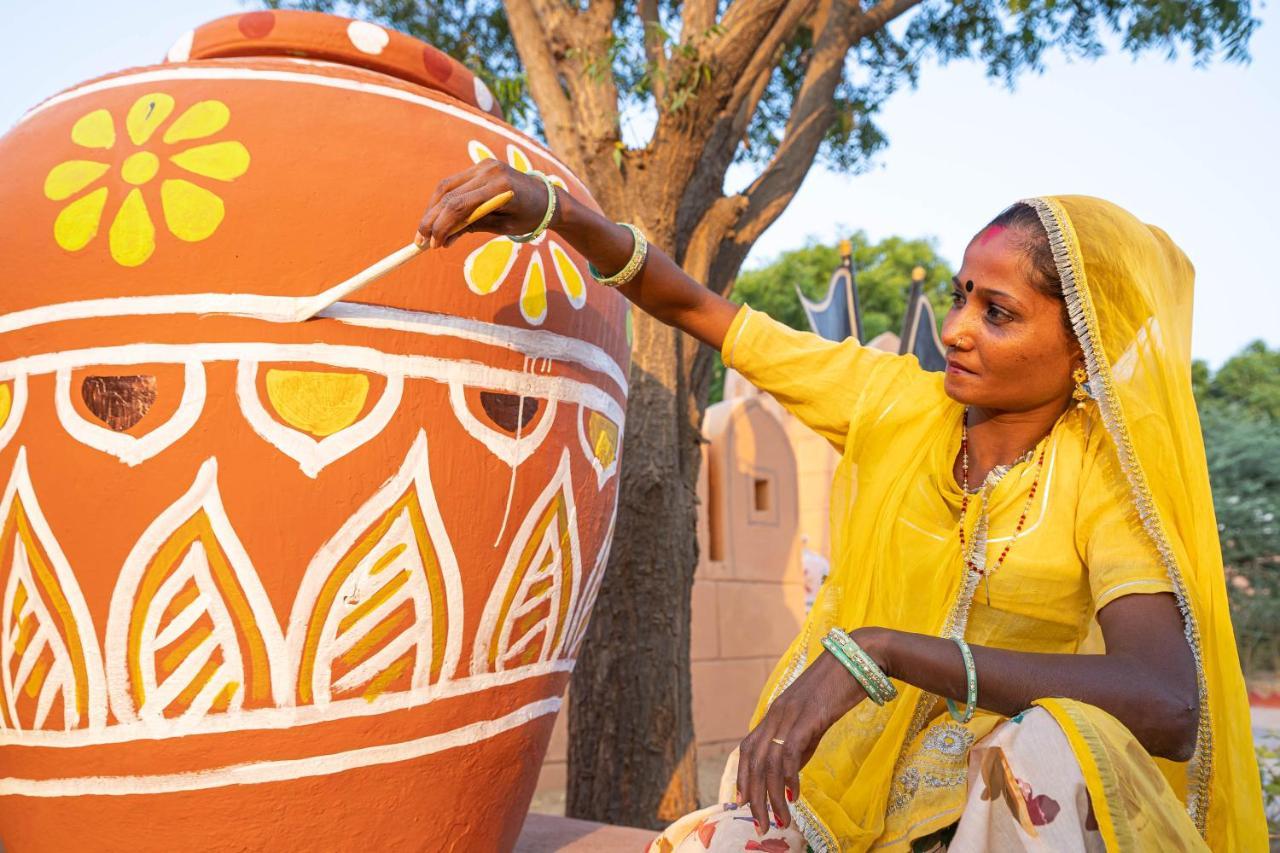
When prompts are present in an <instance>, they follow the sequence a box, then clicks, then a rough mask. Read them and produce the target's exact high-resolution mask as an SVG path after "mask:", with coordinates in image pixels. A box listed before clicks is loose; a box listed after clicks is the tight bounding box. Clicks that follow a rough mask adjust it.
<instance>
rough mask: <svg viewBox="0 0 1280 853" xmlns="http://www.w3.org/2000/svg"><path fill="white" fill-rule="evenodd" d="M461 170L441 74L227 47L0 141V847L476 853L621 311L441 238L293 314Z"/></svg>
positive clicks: (305, 18)
mask: <svg viewBox="0 0 1280 853" xmlns="http://www.w3.org/2000/svg"><path fill="white" fill-rule="evenodd" d="M485 157H498V158H501V159H504V160H506V161H508V162H509V163H511V164H512V165H513V166H515V167H516V168H518V169H530V168H537V169H541V170H543V171H545V172H546V173H547V174H549V175H552V176H555V180H557V181H559V182H560V183H561V184H562V185H563V186H564V187H565V188H566V189H567V190H568V191H569V192H571V193H573V194H575V195H576V196H578V197H579V198H582V199H584V200H588V201H589V196H588V194H587V191H586V189H585V188H584V187H583V185H582V184H581V183H580V182H579V181H578V180H577V179H576V178H575V177H574V176H573V175H572V174H570V173H569V171H568V170H567V169H566V168H565V166H564V165H563V164H562V163H560V162H559V161H557V160H556V158H555V157H554V155H552V154H551V153H550V152H549V151H547V150H546V149H544V148H543V147H541V146H540V145H539V144H538V143H536V142H535V141H534V140H532V139H530V138H529V137H527V136H525V135H523V134H521V133H519V132H517V131H516V130H514V129H513V128H512V127H510V126H509V125H507V124H505V123H504V122H503V120H502V119H501V117H500V115H499V112H498V110H497V108H496V106H495V105H494V101H493V98H492V96H491V95H490V93H489V91H488V90H487V89H486V88H485V87H484V85H483V84H482V83H481V82H480V81H478V80H477V79H476V78H475V77H474V76H473V75H472V74H471V73H470V72H469V71H467V70H466V69H465V68H463V67H462V66H461V65H460V64H458V63H456V62H454V61H453V60H451V59H449V58H448V57H446V56H444V55H443V54H441V53H440V52H439V51H436V50H435V49H434V48H431V47H429V46H427V45H424V44H422V43H421V42H418V41H415V40H413V39H411V38H408V37H406V36H403V35H401V34H399V33H396V32H391V31H388V30H385V29H382V28H380V27H377V26H374V25H371V24H368V23H363V22H356V21H349V20H347V19H343V18H338V17H332V16H327V15H319V14H312V13H304V12H255V13H251V14H245V15H240V16H234V17H230V18H224V19H221V20H218V21H214V22H213V23H210V24H208V25H206V26H204V27H201V28H199V29H197V30H195V31H194V32H193V33H191V34H188V35H187V36H184V37H183V38H182V39H181V40H179V42H178V43H177V44H176V45H175V46H174V48H173V50H172V51H171V52H170V54H169V57H168V61H167V62H165V63H164V64H161V65H158V66H153V67H146V68H138V69H133V70H129V71H125V72H121V73H119V74H114V75H111V76H108V77H104V78H102V79H99V80H95V81H93V82H90V83H86V84H83V85H81V86H78V87H75V88H73V89H71V90H68V91H66V92H63V93H62V94H59V95H57V96H55V97H53V98H50V99H49V100H47V101H45V102H44V103H42V104H40V105H39V106H37V107H35V108H34V109H32V110H31V111H30V112H29V113H28V114H27V115H26V116H25V117H24V118H23V119H22V120H21V121H20V122H19V123H18V124H17V125H16V126H15V127H14V128H13V129H12V130H11V131H10V132H9V133H8V134H7V135H6V136H4V137H2V138H0V282H2V284H0V483H3V489H4V490H3V498H2V500H0V523H2V524H3V529H2V532H0V594H2V595H3V599H2V602H0V604H2V608H3V609H2V612H0V838H2V839H3V842H4V845H6V847H7V849H8V850H9V851H11V853H21V851H27V850H51V851H67V850H82V849H98V850H100V849H111V850H116V849H126V848H127V849H130V850H179V849H181V850H266V849H271V850H300V849H307V850H355V849H381V850H392V849H428V850H446V849H459V850H499V849H505V848H509V847H510V846H511V845H512V844H513V843H514V840H515V837H516V835H517V834H518V831H519V828H520V825H521V823H522V821H523V818H524V813H525V810H526V808H527V806H528V803H529V800H530V797H531V796H532V790H533V786H534V784H535V781H536V776H537V772H538V766H539V763H540V760H541V757H542V754H543V751H544V749H545V747H546V742H547V739H548V737H549V734H550V731H551V726H552V723H553V721H554V719H555V714H556V712H557V710H558V709H559V707H560V702H561V699H560V697H561V695H562V693H563V691H564V688H565V686H566V683H567V680H568V677H569V672H570V669H571V667H572V665H573V660H574V656H575V654H576V652H577V651H578V649H579V647H580V644H581V643H582V640H583V635H584V632H585V629H586V625H587V619H588V614H589V612H590V609H591V604H592V601H593V599H594V597H595V593H596V590H597V589H598V587H599V584H600V580H601V574H602V571H603V567H604V564H605V560H606V554H607V551H608V546H609V539H610V536H611V533H612V524H613V518H614V513H615V509H616V496H617V483H618V479H617V474H616V472H617V464H618V452H619V438H620V435H621V433H622V427H623V416H624V408H625V404H626V393H627V380H626V376H627V370H628V347H627V342H626V331H625V306H624V303H623V300H622V299H621V297H619V296H618V295H617V294H616V293H614V292H612V291H609V290H607V289H605V288H602V287H599V286H597V285H596V284H594V283H593V282H590V281H589V279H588V277H587V274H586V269H587V265H586V263H585V262H584V261H583V259H582V258H581V257H579V256H578V255H577V254H575V253H574V251H573V250H572V249H570V248H569V247H568V246H567V245H566V244H565V243H564V242H563V241H561V240H558V239H557V237H556V236H555V234H547V235H545V236H544V238H543V239H540V240H538V241H535V242H533V243H532V244H526V245H520V244H516V243H513V242H511V241H509V240H506V239H505V238H497V239H487V238H486V237H485V236H482V235H469V236H467V237H464V238H463V239H461V240H459V241H458V242H457V243H456V244H455V245H454V246H453V247H451V248H450V249H448V250H441V251H434V252H428V253H426V254H423V255H421V256H419V257H418V258H416V259H414V260H413V261H411V262H409V263H408V264H406V265H405V266H403V267H401V268H399V269H398V270H396V271H395V272H393V273H392V274H390V275H388V276H387V277H386V278H384V279H382V280H380V281H379V282H378V283H376V284H375V285H373V286H372V287H370V288H368V289H367V290H363V291H360V292H359V293H357V294H355V295H353V296H352V297H351V298H350V299H349V301H346V302H342V303H339V304H338V305H336V306H334V307H333V308H331V309H329V310H328V311H326V312H325V313H324V314H323V315H321V317H320V318H318V319H315V320H312V321H310V322H306V323H288V322H280V321H277V320H272V319H271V317H272V316H274V315H275V314H278V313H279V312H281V311H283V310H287V309H288V308H289V307H291V306H293V305H295V304H296V301H297V300H300V299H302V298H305V297H306V296H309V295H313V294H316V293H318V292H320V291H322V290H324V289H325V288H327V287H329V286H331V285H333V284H334V283H336V282H338V281H341V280H343V279H345V278H347V277H348V276H350V275H352V274H353V273H355V272H356V271H358V270H361V269H363V268H364V267H366V266H368V265H369V264H371V263H373V262H374V261H376V260H378V259H380V258H382V257H383V256H385V255H387V254H389V253H390V252H392V251H394V250H396V249H398V248H399V247H401V246H403V245H405V244H406V243H408V242H409V241H410V240H411V239H412V236H413V230H414V227H415V226H416V224H417V221H418V217H419V216H420V214H421V212H422V210H423V208H424V207H425V204H426V202H427V200H428V198H429V197H430V195H431V192H432V191H433V189H434V188H435V186H436V184H437V183H438V182H439V181H440V179H441V178H443V177H444V176H445V175H448V174H451V173H454V172H456V171H458V170H460V169H462V168H464V167H465V166H467V165H468V164H470V163H472V162H474V161H477V160H479V159H481V158H485Z"/></svg>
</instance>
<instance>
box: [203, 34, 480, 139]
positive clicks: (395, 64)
mask: <svg viewBox="0 0 1280 853" xmlns="http://www.w3.org/2000/svg"><path fill="white" fill-rule="evenodd" d="M353 26H356V27H357V28H358V30H357V35H356V36H353V34H352V27H353ZM371 33H374V34H376V37H375V36H374V35H370V34H371ZM357 36H369V40H367V41H366V43H364V44H363V45H362V44H360V43H358V42H359V41H360V39H359V38H357ZM251 57H261V58H264V59H266V58H270V57H294V58H298V57H301V58H306V59H310V60H318V61H321V62H327V63H336V64H339V65H349V66H353V67H356V68H364V69H367V70H370V71H376V72H379V73H382V74H387V75H389V76H391V77H396V78H398V79H400V80H403V81H407V82H409V83H415V84H417V85H419V86H425V87H426V88H428V89H432V90H435V91H438V92H442V93H444V94H446V95H449V96H451V97H454V98H457V99H458V100H460V101H462V102H463V103H466V104H470V105H471V106H474V107H479V108H480V109H481V110H484V111H485V112H487V113H489V114H490V115H494V116H497V117H498V118H502V108H501V106H499V105H498V104H497V102H496V101H495V99H494V98H493V97H492V95H491V93H490V92H489V91H488V90H486V89H484V88H482V87H481V86H479V85H477V81H476V79H475V76H474V75H473V74H472V73H471V71H469V70H468V69H467V68H466V67H465V66H464V65H462V63H460V62H458V61H457V60H456V59H454V58H453V57H451V56H449V55H448V54H446V53H444V52H443V51H441V50H439V49H438V48H436V47H433V46H430V45H426V44H424V43H423V42H422V41H420V40H418V39H416V38H413V37H412V36H409V35H406V34H404V33H401V32H398V31H396V30H394V29H392V28H390V27H386V26H383V25H381V24H374V23H372V22H369V23H358V22H356V21H353V19H351V18H345V17H340V16H337V15H328V14H324V13H321V12H309V11H302V10H296V9H277V10H274V11H258V12H246V13H244V14H239V15H228V16H226V17H224V18H219V19H217V20H214V21H210V22H209V23H207V24H204V25H202V26H200V27H197V28H196V29H195V30H194V32H193V35H192V44H191V49H190V55H189V57H187V56H184V57H183V59H182V61H191V62H199V61H200V60H203V59H230V58H240V59H248V58H251Z"/></svg>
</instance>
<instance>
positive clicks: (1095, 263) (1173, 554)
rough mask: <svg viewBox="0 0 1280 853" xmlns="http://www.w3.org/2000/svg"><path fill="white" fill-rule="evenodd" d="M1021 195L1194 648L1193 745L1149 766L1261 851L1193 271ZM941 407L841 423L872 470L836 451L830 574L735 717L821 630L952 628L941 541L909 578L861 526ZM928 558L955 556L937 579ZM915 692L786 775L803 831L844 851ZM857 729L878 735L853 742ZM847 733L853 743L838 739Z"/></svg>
mask: <svg viewBox="0 0 1280 853" xmlns="http://www.w3.org/2000/svg"><path fill="white" fill-rule="evenodd" d="M1026 203H1027V204H1029V205H1031V206H1032V207H1033V208H1034V209H1035V210H1036V212H1037V213H1038V214H1039V217H1040V221H1041V223H1042V224H1043V225H1044V228H1045V230H1046V232H1047V233H1048V235H1049V240H1050V243H1051V247H1052V250H1053V256H1054V261H1055V264H1056V266H1057V271H1058V274H1059V276H1060V278H1061V281H1062V284H1063V291H1064V296H1065V298H1066V302H1067V309H1068V313H1069V317H1070V320H1071V325H1072V328H1073V329H1074V332H1075V335H1076V338H1077V340H1078V341H1079V344H1080V347H1081V349H1082V351H1083V353H1084V356H1085V360H1086V366H1087V369H1088V373H1089V383H1090V387H1091V390H1092V394H1093V396H1094V398H1095V400H1096V401H1097V407H1096V411H1094V412H1092V413H1091V415H1090V416H1091V417H1096V418H1098V419H1099V420H1100V421H1101V423H1102V425H1103V427H1104V428H1105V430H1106V433H1107V435H1108V436H1109V438H1110V441H1111V442H1112V443H1113V445H1114V448H1115V451H1116V456H1117V458H1118V460H1119V462H1120V466H1121V468H1122V469H1123V471H1124V475H1125V479H1126V480H1127V483H1128V491H1129V499H1130V500H1131V501H1132V503H1133V509H1134V510H1135V511H1136V514H1137V516H1138V517H1139V518H1140V519H1141V524H1142V527H1143V528H1144V529H1145V531H1146V533H1147V535H1148V536H1149V537H1150V539H1151V543H1152V545H1153V554H1155V555H1156V559H1157V560H1158V562H1159V563H1160V564H1161V566H1162V568H1163V569H1164V571H1165V573H1166V574H1167V575H1168V578H1169V581H1170V582H1171V583H1172V585H1173V588H1174V591H1175V594H1176V596H1177V599H1178V604H1179V607H1180V608H1181V610H1182V613H1183V617H1184V622H1185V626H1186V631H1185V634H1186V641H1187V643H1188V645H1189V646H1190V649H1191V652H1192V655H1193V657H1194V659H1195V664H1196V672H1197V682H1198V689H1199V696H1200V721H1199V729H1198V732H1197V737H1196V747H1195V753H1194V756H1193V757H1192V759H1191V760H1190V761H1189V762H1185V763H1174V762H1169V761H1164V760H1159V759H1158V760H1157V764H1158V765H1159V767H1160V770H1161V771H1162V773H1163V774H1164V776H1165V778H1166V779H1167V780H1168V781H1169V783H1170V785H1171V787H1172V788H1173V790H1174V792H1175V793H1176V794H1177V796H1178V797H1179V798H1180V799H1181V800H1182V802H1183V804H1184V805H1185V808H1186V810H1187V812H1188V814H1189V815H1190V816H1191V819H1192V821H1193V822H1194V824H1195V825H1196V828H1197V829H1198V830H1199V831H1200V833H1201V835H1202V836H1203V838H1204V840H1205V841H1206V842H1207V844H1208V845H1209V847H1210V848H1211V849H1214V850H1243V849H1265V845H1266V824H1265V819H1264V817H1263V811H1262V801H1261V790H1260V784H1259V776H1258V768H1257V761H1256V757H1255V754H1254V751H1253V742H1252V734H1251V729H1250V718H1249V708H1248V703H1247V699H1246V694H1245V686H1244V679H1243V676H1242V675H1241V672H1240V665H1239V660H1238V657H1237V652H1236V645H1235V637H1234V633H1233V631H1232V628H1231V621H1230V615H1229V611H1228V605H1227V597H1226V583H1225V578H1224V572H1223V565H1222V553H1221V550H1220V547H1219V543H1218V529H1217V521H1216V518H1215V515H1214V510H1213V497H1212V493H1211V492H1210V489H1209V476H1208V470H1207V467H1206V463H1205V452H1204V443H1203V439H1202V437H1201V432H1200V420H1199V416H1198V414H1197V410H1196V405H1195V400H1194V398H1193V396H1192V390H1191V305H1192V293H1193V288H1194V270H1193V269H1192V266H1191V263H1190V262H1189V261H1188V259H1187V257H1186V256H1185V255H1184V254H1183V253H1182V251H1181V250H1180V249H1179V248H1178V247H1177V246H1176V245H1175V244H1174V243H1173V241H1172V240H1170V238H1169V236H1168V235H1167V234H1165V232H1164V231H1162V230H1161V229H1159V228H1157V227H1155V226H1151V225H1146V224H1144V223H1142V222H1141V221H1139V220H1138V219H1137V218H1135V217H1134V216H1133V215H1132V214H1130V213H1128V212H1127V211H1125V210H1124V209H1122V208H1120V207H1118V206H1116V205H1114V204H1112V203H1110V202H1107V201H1103V200H1101V199H1096V198H1089V197H1085V196H1053V197H1041V198H1032V199H1028V200H1026ZM894 381H896V377H895V376H894V375H893V372H892V371H882V375H880V376H879V377H873V379H872V381H871V382H870V383H868V385H869V387H868V388H866V389H865V390H864V391H863V393H862V394H861V395H860V401H861V402H860V403H859V405H860V406H867V407H875V406H876V404H877V400H879V399H882V398H883V394H882V393H881V392H882V391H883V390H884V389H882V388H877V387H876V383H877V382H880V383H892V382H894ZM959 411H960V407H959V405H958V404H957V405H954V406H939V405H938V404H937V401H936V400H935V401H933V402H932V403H931V404H930V405H928V406H921V407H920V409H919V411H918V412H917V411H913V412H912V413H911V414H912V417H911V418H910V419H896V420H895V423H901V424H904V425H905V426H904V427H903V428H902V429H898V430H896V432H895V435H894V436H892V441H889V440H886V439H885V438H883V437H881V436H880V435H879V434H878V433H877V432H876V431H875V430H874V429H870V428H868V427H866V426H862V425H865V424H871V425H874V424H875V422H876V420H877V418H878V417H879V415H878V414H876V412H875V411H874V408H872V409H868V410H867V411H864V412H862V413H856V412H855V416H854V417H852V418H851V423H852V424H854V427H853V429H852V431H851V433H850V435H849V438H848V440H847V444H846V446H847V447H849V448H852V449H853V451H854V453H855V455H861V456H862V458H865V459H874V460H875V467H876V469H877V471H879V472H880V475H879V476H870V475H869V474H868V475H861V476H860V475H859V473H858V471H857V470H856V469H857V468H859V467H868V466H858V465H852V466H848V467H845V466H844V465H843V463H842V469H843V470H838V471H837V475H836V479H835V482H834V484H833V488H832V497H831V512H832V516H831V517H832V530H833V539H832V565H833V567H835V570H834V572H833V575H832V577H831V578H830V579H829V580H828V582H827V585H826V586H825V587H824V588H823V591H822V593H821V594H820V596H819V598H818V601H817V602H816V603H815V606H814V608H813V610H812V611H811V612H810V614H809V616H808V617H807V619H806V621H805V624H804V627H803V629H802V631H801V633H800V636H799V637H798V638H797V639H796V641H795V642H794V643H793V644H792V646H791V648H790V649H789V650H788V652H787V654H786V655H784V657H783V659H782V660H781V661H780V663H779V665H778V666H777V668H776V669H775V671H774V673H773V675H772V676H771V678H770V680H769V682H768V684H767V686H766V688H765V690H764V692H763V694H762V697H761V701H760V703H759V705H758V707H757V710H756V715H755V718H754V719H753V725H754V723H755V722H758V721H759V719H760V718H761V717H762V716H763V714H764V712H765V711H766V710H767V708H768V705H769V703H770V702H771V701H772V699H773V698H774V697H775V696H776V695H777V694H778V693H779V692H781V690H783V689H785V687H786V686H787V685H788V684H790V683H791V681H792V680H794V678H795V677H796V676H797V675H798V674H799V672H800V671H802V670H803V668H804V667H805V666H806V665H807V664H808V662H809V661H811V660H812V659H813V658H814V657H816V656H817V655H818V654H819V653H821V651H822V649H821V646H820V645H819V641H820V640H821V638H822V637H823V636H824V635H825V634H826V632H827V631H828V630H829V629H830V628H831V627H833V626H840V627H843V628H846V629H850V628H854V627H858V626H861V625H881V626H888V627H893V628H898V629H902V630H909V631H918V632H922V633H932V634H935V635H944V636H950V635H951V634H952V633H955V631H956V626H957V625H959V626H960V628H959V630H961V631H963V619H964V615H963V614H964V611H965V608H967V603H966V602H963V601H961V599H962V598H963V597H964V596H963V595H962V584H961V579H962V578H961V575H962V571H961V569H960V568H959V567H960V565H961V555H960V553H959V546H958V545H957V544H955V543H954V542H946V543H939V546H938V549H937V553H930V554H921V555H919V562H920V563H921V564H927V565H928V566H931V567H932V569H931V571H932V572H933V573H934V574H933V575H931V576H930V578H929V580H928V582H922V580H923V578H924V576H923V575H921V574H920V573H919V572H918V571H916V570H914V569H912V568H911V567H909V566H908V567H904V566H901V565H897V563H898V561H897V560H895V559H891V558H889V557H888V553H889V551H888V546H887V541H886V540H887V537H888V535H889V534H887V533H883V534H882V533H880V532H878V531H888V530H890V529H892V527H893V524H894V520H895V518H896V517H897V511H898V509H899V508H900V507H901V506H902V505H903V503H904V501H905V500H906V497H907V493H908V491H909V490H910V489H911V488H913V485H912V484H913V483H917V482H918V475H919V473H920V472H921V471H922V470H923V466H924V465H925V464H927V463H926V461H925V460H924V459H922V458H921V457H922V455H923V454H921V453H919V452H918V451H917V450H916V449H915V448H918V447H924V446H927V445H928V443H929V442H928V439H929V437H930V436H933V435H937V434H938V433H939V431H941V430H948V429H953V428H955V427H956V424H957V422H958V418H959ZM881 432H884V431H883V430H882V431H881ZM860 445H863V446H860ZM846 455H848V452H847V453H846ZM885 472H889V473H885ZM855 495H856V500H854V496H855ZM999 495H1000V493H999V491H998V490H997V492H996V493H995V496H996V498H997V499H999ZM962 523H965V524H974V523H975V522H974V521H972V520H965V521H962ZM849 530H855V531H858V534H857V535H856V536H851V535H848V531H849ZM972 538H975V537H971V539H972ZM912 562H916V561H915V560H914V559H913V560H912ZM940 565H941V566H956V567H957V568H956V570H955V571H954V572H943V573H942V574H941V575H939V574H938V573H937V568H936V567H937V566H940ZM862 705H866V706H870V705H871V703H862ZM933 705H934V697H930V696H928V695H922V694H921V691H919V690H918V689H916V688H912V687H906V689H904V690H902V691H901V696H900V698H899V700H898V701H897V702H894V703H891V704H890V705H888V706H886V707H885V708H883V709H876V708H874V707H868V708H862V706H859V708H857V709H855V710H854V711H853V712H851V713H850V714H847V715H846V716H845V717H844V718H842V719H841V720H840V721H838V722H837V723H836V725H835V726H833V727H832V729H831V730H829V731H828V732H827V735H826V736H825V737H824V739H823V741H822V742H821V744H820V745H819V747H818V750H817V752H815V754H814V756H813V758H812V759H811V760H810V762H809V763H808V764H807V765H806V767H805V769H804V771H802V774H801V785H800V788H801V799H800V800H799V801H798V802H797V803H796V804H795V806H794V807H793V808H794V811H795V814H796V818H797V823H798V824H799V825H800V826H801V828H802V829H803V830H804V831H805V834H806V836H807V837H808V838H809V839H810V842H811V843H813V842H814V841H815V840H817V842H818V844H817V845H815V846H818V847H829V848H831V849H845V848H850V847H851V848H854V849H862V848H865V847H868V846H870V845H871V843H872V842H874V840H875V838H876V837H877V835H878V832H879V830H880V828H881V827H882V825H883V815H884V809H885V804H886V801H887V799H888V796H889V788H890V785H891V781H892V778H893V775H894V767H895V765H896V763H897V761H898V759H899V756H900V755H901V752H902V750H903V745H904V743H906V742H907V741H909V740H910V739H911V738H912V737H913V736H914V735H915V734H916V733H918V732H919V731H920V728H921V726H922V725H923V723H924V721H925V720H926V719H927V717H928V713H927V712H928V711H929V709H931V708H932V707H933ZM1077 708H1082V709H1084V711H1083V712H1082V713H1085V714H1087V713H1088V711H1089V706H1081V705H1078V706H1077ZM1099 713H1100V712H1099ZM922 717H923V718H922ZM1060 722H1062V720H1061V719H1060ZM1103 728H1105V727H1103ZM868 731H878V735H877V736H875V737H873V738H870V739H868V738H867V737H866V735H867V733H868ZM1068 734H1070V732H1069V733H1068ZM851 743H865V744H867V745H866V746H859V747H857V748H856V749H850V748H849V744H851ZM1077 745H1078V744H1077ZM1095 746H1097V747H1098V748H1099V749H1103V748H1104V747H1106V746H1107V745H1106V744H1100V745H1097V744H1095ZM1077 754H1079V750H1077ZM1085 763H1086V762H1085V761H1082V766H1083V765H1084V764H1085ZM1085 769H1086V778H1088V775H1089V773H1088V768H1087V767H1086V768H1085ZM1091 790H1092V789H1091ZM1095 799H1096V798H1095ZM1104 834H1105V833H1104ZM1120 846H1121V847H1123V846H1124V844H1123V843H1121V844H1120Z"/></svg>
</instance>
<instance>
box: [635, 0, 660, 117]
mask: <svg viewBox="0 0 1280 853" xmlns="http://www.w3.org/2000/svg"><path fill="white" fill-rule="evenodd" d="M636 5H637V7H638V9H639V12H640V20H641V21H643V22H644V56H645V60H646V61H647V62H648V64H649V79H650V80H652V81H653V99H654V101H656V102H657V103H659V104H661V103H662V101H663V99H664V98H665V97H666V95H667V51H666V47H665V44H664V42H665V38H664V35H663V29H662V21H661V20H660V19H659V17H658V0H639V2H638V3H637V4H636Z"/></svg>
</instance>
